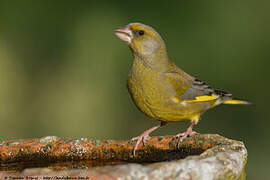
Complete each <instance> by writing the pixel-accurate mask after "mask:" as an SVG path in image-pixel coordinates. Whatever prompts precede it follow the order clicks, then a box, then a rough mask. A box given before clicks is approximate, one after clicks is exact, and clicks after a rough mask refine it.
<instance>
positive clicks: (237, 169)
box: [0, 134, 247, 180]
mask: <svg viewBox="0 0 270 180" xmlns="http://www.w3.org/2000/svg"><path fill="white" fill-rule="evenodd" d="M134 144H135V142H131V141H115V140H91V139H87V138H81V139H78V140H72V139H60V138H58V137H55V136H47V137H44V138H37V139H25V140H12V141H2V142H0V179H12V178H13V179H15V178H17V179H18V178H21V177H23V178H24V179H27V178H29V179H30V178H32V179H34V178H36V179H44V178H45V179H46V178H47V179H49V178H51V179H52V178H53V177H54V178H55V177H56V178H57V177H58V178H62V179H64V178H66V179H72V178H73V179H75V178H77V179H79V178H80V179H89V180H93V179H110V180H112V179H138V180H139V179H181V180H182V179H183V180H190V179H192V180H197V179H198V180H201V179H202V180H212V179H213V180H214V179H230V180H233V179H235V180H243V179H245V178H246V175H245V165H246V162H247V150H246V148H245V146H244V144H243V143H242V142H240V141H235V140H230V139H227V138H224V137H222V136H219V135H215V134H196V135H193V136H191V137H189V138H186V139H185V140H184V141H183V142H182V143H181V144H179V147H177V139H175V138H173V136H165V137H151V138H150V139H149V140H148V141H147V143H146V144H145V146H143V145H140V146H139V148H138V151H137V152H136V156H135V157H133V155H132V151H133V147H134Z"/></svg>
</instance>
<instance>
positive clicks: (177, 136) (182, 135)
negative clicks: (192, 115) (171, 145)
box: [175, 131, 197, 142]
mask: <svg viewBox="0 0 270 180" xmlns="http://www.w3.org/2000/svg"><path fill="white" fill-rule="evenodd" d="M194 134H197V132H196V131H191V132H188V131H186V132H183V133H179V134H177V135H175V137H176V138H179V142H182V141H183V140H184V139H185V138H187V137H189V136H192V135H194Z"/></svg>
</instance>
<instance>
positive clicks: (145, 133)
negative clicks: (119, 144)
mask: <svg viewBox="0 0 270 180" xmlns="http://www.w3.org/2000/svg"><path fill="white" fill-rule="evenodd" d="M165 124H167V123H166V122H160V124H159V125H157V126H154V127H152V128H151V129H148V130H146V131H144V132H143V133H142V134H141V135H139V136H137V137H134V138H132V139H131V140H132V141H134V140H137V142H136V145H135V147H134V149H133V156H135V153H136V150H137V148H138V146H139V144H140V142H141V141H142V142H143V145H144V144H145V140H146V139H147V138H149V134H150V133H151V132H153V131H154V130H156V129H157V128H159V127H161V126H164V125H165Z"/></svg>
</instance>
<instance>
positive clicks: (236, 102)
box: [223, 99, 252, 105]
mask: <svg viewBox="0 0 270 180" xmlns="http://www.w3.org/2000/svg"><path fill="white" fill-rule="evenodd" d="M223 104H243V105H252V103H250V102H248V101H244V100H239V99H228V100H225V101H224V102H223Z"/></svg>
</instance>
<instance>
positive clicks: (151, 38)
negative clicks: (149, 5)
mask: <svg viewBox="0 0 270 180" xmlns="http://www.w3.org/2000/svg"><path fill="white" fill-rule="evenodd" d="M115 35H116V36H117V37H118V38H119V39H121V40H123V41H125V42H126V43H127V44H128V45H129V47H130V48H131V49H132V51H133V53H134V54H135V55H138V56H140V57H147V56H151V55H153V54H156V53H157V51H161V53H162V52H163V51H164V53H166V47H165V44H164V41H163V40H162V38H161V36H160V35H159V34H158V33H157V32H156V31H155V30H154V29H153V28H152V27H150V26H147V25H144V24H141V23H130V24H128V25H127V26H125V27H122V28H117V29H115Z"/></svg>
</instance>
